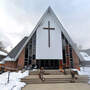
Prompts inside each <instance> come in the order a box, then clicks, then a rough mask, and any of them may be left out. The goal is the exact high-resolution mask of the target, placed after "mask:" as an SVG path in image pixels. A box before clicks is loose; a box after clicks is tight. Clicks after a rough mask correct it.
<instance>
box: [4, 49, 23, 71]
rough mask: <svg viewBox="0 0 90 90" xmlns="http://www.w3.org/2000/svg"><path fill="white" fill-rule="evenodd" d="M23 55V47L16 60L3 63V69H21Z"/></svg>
mask: <svg viewBox="0 0 90 90" xmlns="http://www.w3.org/2000/svg"><path fill="white" fill-rule="evenodd" d="M24 55H25V49H23V51H22V52H21V54H20V55H19V58H18V59H17V60H16V61H6V62H5V64H4V66H5V71H7V70H18V69H22V68H23V67H24Z"/></svg>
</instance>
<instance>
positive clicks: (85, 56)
mask: <svg viewBox="0 0 90 90" xmlns="http://www.w3.org/2000/svg"><path fill="white" fill-rule="evenodd" d="M80 54H81V55H82V56H83V58H84V59H85V61H90V56H88V54H87V53H85V52H80Z"/></svg>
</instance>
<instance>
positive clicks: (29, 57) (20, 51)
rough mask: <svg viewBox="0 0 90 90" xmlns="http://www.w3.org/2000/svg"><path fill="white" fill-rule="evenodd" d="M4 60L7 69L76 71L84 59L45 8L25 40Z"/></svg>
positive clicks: (51, 12) (49, 10) (52, 15)
mask: <svg viewBox="0 0 90 90" xmlns="http://www.w3.org/2000/svg"><path fill="white" fill-rule="evenodd" d="M3 60H4V66H5V67H6V68H16V69H19V68H20V69H22V68H24V67H30V66H33V67H34V66H35V67H36V68H37V69H40V67H44V69H60V68H77V67H78V66H79V64H80V62H81V61H83V60H84V59H83V57H82V56H81V55H80V53H79V50H78V49H77V47H76V45H75V44H74V43H73V41H72V39H71V38H70V36H69V35H68V33H67V32H66V30H65V29H64V27H63V26H62V24H61V23H60V21H59V20H58V18H57V16H56V15H55V14H54V12H53V10H52V9H51V7H48V9H47V10H46V12H45V13H44V15H43V16H42V17H41V19H40V20H39V22H38V23H37V25H36V27H35V28H34V30H33V31H32V33H31V34H30V36H28V37H24V38H23V39H22V40H21V41H20V42H19V43H18V44H17V45H16V47H15V48H13V49H12V50H11V52H10V53H9V54H8V55H7V57H6V58H4V59H3Z"/></svg>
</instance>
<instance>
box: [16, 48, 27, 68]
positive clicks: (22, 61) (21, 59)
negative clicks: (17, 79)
mask: <svg viewBox="0 0 90 90" xmlns="http://www.w3.org/2000/svg"><path fill="white" fill-rule="evenodd" d="M24 58H25V49H23V51H22V53H21V54H20V56H19V58H18V60H17V61H18V62H17V67H20V68H23V67H24Z"/></svg>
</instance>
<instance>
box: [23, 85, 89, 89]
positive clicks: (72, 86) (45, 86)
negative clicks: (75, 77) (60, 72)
mask: <svg viewBox="0 0 90 90" xmlns="http://www.w3.org/2000/svg"><path fill="white" fill-rule="evenodd" d="M22 90H90V85H88V84H83V83H65V84H64V83H63V84H61V83H60V84H27V85H26V86H25V87H24V88H22Z"/></svg>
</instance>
